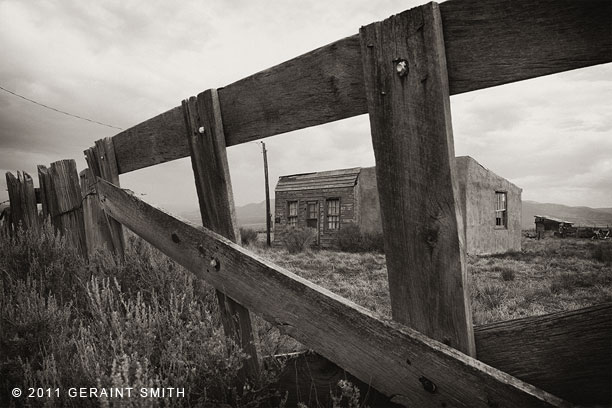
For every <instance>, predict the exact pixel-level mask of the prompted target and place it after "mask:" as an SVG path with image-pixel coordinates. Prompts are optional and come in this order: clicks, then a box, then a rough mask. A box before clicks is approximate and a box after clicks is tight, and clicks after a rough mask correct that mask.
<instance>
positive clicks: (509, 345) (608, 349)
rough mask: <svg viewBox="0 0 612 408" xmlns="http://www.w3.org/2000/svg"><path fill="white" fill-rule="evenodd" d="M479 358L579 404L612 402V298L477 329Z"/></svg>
mask: <svg viewBox="0 0 612 408" xmlns="http://www.w3.org/2000/svg"><path fill="white" fill-rule="evenodd" d="M475 336H476V349H477V350H478V359H479V360H481V361H483V362H485V363H487V364H489V365H491V366H493V367H496V368H498V369H500V370H502V371H504V372H507V373H508V374H511V375H514V376H516V377H518V378H520V379H522V380H524V381H526V382H528V383H530V384H533V385H535V386H537V387H540V388H542V389H543V390H546V391H548V392H551V393H553V394H555V395H557V396H559V397H562V398H564V399H567V400H568V401H571V402H573V403H575V404H580V405H603V406H610V405H611V404H612V387H610V384H612V303H605V304H601V305H597V306H593V307H588V308H584V309H579V310H574V311H570V312H559V313H553V314H548V315H544V316H535V317H529V318H524V319H517V320H510V321H506V322H499V323H493V324H488V325H484V326H481V327H477V328H476V329H475Z"/></svg>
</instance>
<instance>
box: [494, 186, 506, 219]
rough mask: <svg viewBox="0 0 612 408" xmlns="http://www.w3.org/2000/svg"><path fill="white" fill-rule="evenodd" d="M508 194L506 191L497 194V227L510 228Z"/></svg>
mask: <svg viewBox="0 0 612 408" xmlns="http://www.w3.org/2000/svg"><path fill="white" fill-rule="evenodd" d="M507 198H508V197H507V193H506V192H505V191H496V192H495V227H497V228H507V227H508V207H507V201H508V200H507Z"/></svg>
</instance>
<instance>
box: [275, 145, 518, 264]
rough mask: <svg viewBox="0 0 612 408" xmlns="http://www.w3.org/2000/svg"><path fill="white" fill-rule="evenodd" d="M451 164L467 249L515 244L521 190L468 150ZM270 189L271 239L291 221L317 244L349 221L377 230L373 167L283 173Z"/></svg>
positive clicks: (327, 242) (484, 250)
mask: <svg viewBox="0 0 612 408" xmlns="http://www.w3.org/2000/svg"><path fill="white" fill-rule="evenodd" d="M456 169H457V172H456V174H457V181H458V187H459V189H458V194H459V197H458V199H459V206H460V209H461V214H462V217H463V221H464V225H465V226H466V228H465V235H466V236H465V238H466V240H465V242H466V245H467V251H468V253H470V254H490V253H502V252H508V251H517V250H520V249H521V192H522V190H521V189H520V188H519V187H517V186H515V185H514V184H512V183H510V182H509V181H508V180H506V179H504V178H503V177H500V176H497V175H496V174H495V173H493V172H491V171H489V170H487V169H485V168H484V167H483V166H481V165H480V164H479V163H478V162H476V160H474V159H472V158H471V157H469V156H463V157H457V159H456ZM275 195H276V201H275V223H274V243H275V245H281V244H282V243H283V241H284V239H285V236H286V234H287V232H288V231H289V229H290V228H293V227H308V228H312V229H313V231H314V233H315V236H316V245H319V246H320V247H322V248H333V247H334V246H336V240H337V234H338V231H340V230H341V229H342V228H343V227H345V226H347V225H349V224H356V225H357V226H358V227H359V229H360V230H361V231H362V232H370V233H378V232H382V225H381V218H380V205H379V201H378V190H377V185H376V169H375V168H374V167H368V168H360V167H356V168H351V169H342V170H332V171H323V172H318V173H305V174H294V175H289V176H282V177H280V178H279V181H278V183H277V185H276V189H275Z"/></svg>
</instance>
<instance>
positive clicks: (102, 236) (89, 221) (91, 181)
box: [79, 168, 115, 257]
mask: <svg viewBox="0 0 612 408" xmlns="http://www.w3.org/2000/svg"><path fill="white" fill-rule="evenodd" d="M79 178H80V180H81V195H82V197H83V218H84V223H85V240H86V243H87V254H88V255H89V256H90V257H91V256H92V255H93V254H95V253H96V252H97V251H100V250H102V251H104V250H111V251H112V250H113V249H114V243H113V237H112V234H111V230H110V228H109V227H108V225H109V221H112V222H115V221H114V220H109V219H108V217H107V216H106V214H105V213H104V211H103V210H102V208H101V207H100V203H99V202H98V197H97V196H96V195H95V184H96V178H95V176H94V175H93V172H92V171H91V170H90V169H89V168H87V169H85V170H83V171H81V172H80V173H79Z"/></svg>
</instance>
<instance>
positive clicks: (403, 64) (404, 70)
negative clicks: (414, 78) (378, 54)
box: [394, 59, 408, 77]
mask: <svg viewBox="0 0 612 408" xmlns="http://www.w3.org/2000/svg"><path fill="white" fill-rule="evenodd" d="M394 62H395V63H396V64H395V71H396V72H397V74H398V75H399V76H400V77H405V76H406V75H408V61H406V60H405V59H398V60H395V61H394Z"/></svg>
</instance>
